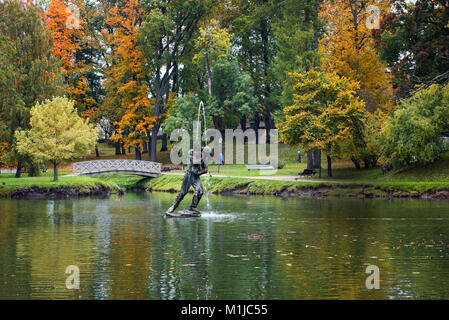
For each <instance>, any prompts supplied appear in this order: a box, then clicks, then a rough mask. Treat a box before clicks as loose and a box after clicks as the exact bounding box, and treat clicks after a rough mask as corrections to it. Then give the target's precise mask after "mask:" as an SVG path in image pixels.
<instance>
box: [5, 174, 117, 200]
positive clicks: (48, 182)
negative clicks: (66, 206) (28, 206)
mask: <svg viewBox="0 0 449 320" xmlns="http://www.w3.org/2000/svg"><path fill="white" fill-rule="evenodd" d="M119 189H120V187H119V185H117V184H116V183H114V182H112V181H106V180H103V179H99V178H90V177H64V176H61V177H60V178H59V181H56V182H54V181H53V177H52V175H51V174H45V175H43V176H41V177H27V176H26V175H25V176H23V177H22V178H19V179H17V178H15V177H14V175H13V174H2V175H1V176H0V197H11V196H12V197H14V195H21V194H30V193H39V194H43V195H44V194H45V193H51V194H55V193H63V192H65V191H67V192H70V194H74V195H75V194H80V195H81V194H82V195H88V194H96V193H99V192H103V193H104V192H105V191H108V190H109V191H110V192H117V191H118V190H119Z"/></svg>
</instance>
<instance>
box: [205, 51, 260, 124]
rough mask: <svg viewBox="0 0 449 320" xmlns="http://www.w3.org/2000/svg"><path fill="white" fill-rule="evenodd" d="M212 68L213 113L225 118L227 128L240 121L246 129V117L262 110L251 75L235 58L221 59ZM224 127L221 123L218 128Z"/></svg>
mask: <svg viewBox="0 0 449 320" xmlns="http://www.w3.org/2000/svg"><path fill="white" fill-rule="evenodd" d="M212 69H213V82H212V87H213V92H214V95H213V97H212V100H211V108H210V109H211V112H212V114H213V115H216V116H218V117H220V118H221V119H223V120H224V126H225V127H226V128H235V127H237V125H238V123H239V121H240V122H241V125H242V129H243V130H245V124H246V119H247V118H248V117H250V116H251V115H253V114H254V113H257V112H259V111H260V109H259V104H258V101H257V98H256V97H255V94H254V88H253V85H252V83H251V77H250V76H249V74H247V73H246V72H242V71H241V70H240V68H239V66H238V63H237V62H236V61H233V60H219V61H217V62H216V63H215V64H214V65H213V68H212ZM215 128H217V127H215ZM222 128H223V126H222V125H220V126H219V127H218V128H217V129H220V130H221V129H222Z"/></svg>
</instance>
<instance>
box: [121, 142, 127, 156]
mask: <svg viewBox="0 0 449 320" xmlns="http://www.w3.org/2000/svg"><path fill="white" fill-rule="evenodd" d="M125 154H126V149H125V143H122V155H125Z"/></svg>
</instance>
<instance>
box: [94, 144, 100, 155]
mask: <svg viewBox="0 0 449 320" xmlns="http://www.w3.org/2000/svg"><path fill="white" fill-rule="evenodd" d="M95 156H96V157H97V158H100V152H99V151H98V144H96V145H95Z"/></svg>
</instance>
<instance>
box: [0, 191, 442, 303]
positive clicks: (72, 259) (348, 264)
mask: <svg viewBox="0 0 449 320" xmlns="http://www.w3.org/2000/svg"><path fill="white" fill-rule="evenodd" d="M174 197H175V195H174V194H166V193H152V194H149V193H140V194H135V193H128V194H126V195H125V196H123V197H118V196H113V197H111V198H110V199H95V198H84V199H76V200H20V201H18V200H5V199H3V200H0V299H73V298H75V299H329V298H336V299H448V298H449V232H448V227H449V225H448V222H449V202H444V201H433V202H426V201H418V200H375V199H364V200H363V199H349V198H348V199H342V198H332V199H331V198H328V199H300V198H287V199H282V198H275V197H257V196H254V197H247V196H213V195H210V196H209V197H208V199H203V201H202V203H201V204H200V207H199V209H201V210H202V211H203V212H204V214H203V216H202V217H201V218H188V219H166V218H164V217H163V216H162V213H163V212H164V210H165V209H166V208H168V207H169V206H170V205H171V203H172V201H173V199H174ZM190 198H191V196H189V197H186V199H185V200H184V203H183V204H182V205H184V206H187V205H188V201H190ZM206 200H208V201H206ZM254 234H256V235H260V234H263V235H261V236H251V235H254ZM69 265H75V266H77V267H78V268H79V270H80V288H79V289H78V290H69V289H67V288H66V278H67V277H68V276H69V274H66V273H65V272H66V268H67V266H69ZM368 265H376V266H377V267H378V268H379V271H380V281H379V284H380V289H372V290H368V289H367V288H366V285H365V281H366V278H367V277H368V276H369V274H366V273H365V271H366V267H367V266H368Z"/></svg>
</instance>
